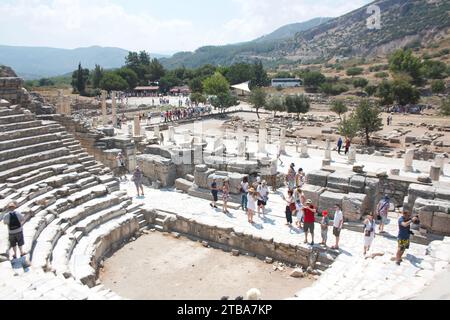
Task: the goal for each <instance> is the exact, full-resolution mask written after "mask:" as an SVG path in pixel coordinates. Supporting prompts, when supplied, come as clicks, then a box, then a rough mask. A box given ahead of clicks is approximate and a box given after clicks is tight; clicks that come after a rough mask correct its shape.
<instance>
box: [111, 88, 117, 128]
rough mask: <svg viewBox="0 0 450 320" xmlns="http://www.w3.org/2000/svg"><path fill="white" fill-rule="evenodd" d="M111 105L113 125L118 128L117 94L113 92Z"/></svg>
mask: <svg viewBox="0 0 450 320" xmlns="http://www.w3.org/2000/svg"><path fill="white" fill-rule="evenodd" d="M111 105H112V124H113V127H114V128H115V127H116V124H117V115H116V107H117V105H116V92H115V91H112V92H111Z"/></svg>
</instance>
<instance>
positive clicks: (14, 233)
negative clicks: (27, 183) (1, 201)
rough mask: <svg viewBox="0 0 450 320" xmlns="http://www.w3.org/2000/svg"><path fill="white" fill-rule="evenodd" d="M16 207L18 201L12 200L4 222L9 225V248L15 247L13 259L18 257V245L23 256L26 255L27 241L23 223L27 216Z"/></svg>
mask: <svg viewBox="0 0 450 320" xmlns="http://www.w3.org/2000/svg"><path fill="white" fill-rule="evenodd" d="M16 209H17V205H16V203H15V202H11V203H10V204H8V213H7V214H5V215H4V216H3V223H4V224H6V225H7V226H8V231H9V249H13V252H14V256H13V259H17V248H16V247H17V246H18V247H19V252H20V256H21V257H23V256H25V255H26V253H25V252H24V251H23V245H24V244H25V243H24V237H23V229H22V224H23V222H24V221H25V217H24V216H23V215H22V214H21V213H19V212H17V211H16ZM8 251H9V250H8ZM8 253H9V252H8Z"/></svg>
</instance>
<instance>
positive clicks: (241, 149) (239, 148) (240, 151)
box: [236, 124, 246, 157]
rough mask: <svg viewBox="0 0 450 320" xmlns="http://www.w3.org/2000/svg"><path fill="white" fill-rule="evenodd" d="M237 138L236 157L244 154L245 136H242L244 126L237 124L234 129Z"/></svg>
mask: <svg viewBox="0 0 450 320" xmlns="http://www.w3.org/2000/svg"><path fill="white" fill-rule="evenodd" d="M236 138H237V144H238V145H237V155H238V157H243V156H245V151H246V150H245V138H244V127H243V126H242V124H239V125H238V127H237V131H236Z"/></svg>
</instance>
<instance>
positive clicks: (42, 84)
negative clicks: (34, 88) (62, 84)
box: [38, 78, 55, 87]
mask: <svg viewBox="0 0 450 320" xmlns="http://www.w3.org/2000/svg"><path fill="white" fill-rule="evenodd" d="M38 84H39V87H50V86H54V85H55V83H54V82H53V81H52V80H51V79H48V78H42V79H39V82H38Z"/></svg>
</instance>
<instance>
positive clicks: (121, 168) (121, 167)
mask: <svg viewBox="0 0 450 320" xmlns="http://www.w3.org/2000/svg"><path fill="white" fill-rule="evenodd" d="M116 162H117V175H118V176H119V179H120V180H122V178H124V180H127V176H126V173H127V169H126V167H125V157H124V156H123V154H122V152H119V153H118V154H117V157H116Z"/></svg>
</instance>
